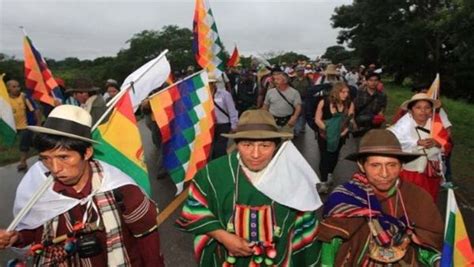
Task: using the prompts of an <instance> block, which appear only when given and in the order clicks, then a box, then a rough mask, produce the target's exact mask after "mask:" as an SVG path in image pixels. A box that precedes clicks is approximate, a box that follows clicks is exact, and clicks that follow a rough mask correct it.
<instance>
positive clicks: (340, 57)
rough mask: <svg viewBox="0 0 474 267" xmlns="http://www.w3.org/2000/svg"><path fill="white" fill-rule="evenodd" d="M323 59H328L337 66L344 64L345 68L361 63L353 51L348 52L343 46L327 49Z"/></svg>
mask: <svg viewBox="0 0 474 267" xmlns="http://www.w3.org/2000/svg"><path fill="white" fill-rule="evenodd" d="M323 58H326V59H328V60H330V61H331V62H333V63H335V64H337V63H342V64H344V65H345V66H355V65H357V63H358V61H359V60H358V59H357V58H356V57H355V55H354V53H353V52H352V51H348V50H347V49H346V48H345V47H344V46H341V45H335V46H330V47H328V48H326V52H325V53H324V55H323Z"/></svg>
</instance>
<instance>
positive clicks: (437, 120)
mask: <svg viewBox="0 0 474 267" xmlns="http://www.w3.org/2000/svg"><path fill="white" fill-rule="evenodd" d="M439 87H440V78H439V73H437V74H436V78H435V79H434V81H433V83H432V84H431V86H430V89H429V90H428V92H427V93H426V94H427V95H428V96H429V97H431V98H432V99H435V100H438V101H439ZM431 136H432V137H433V139H434V140H436V141H437V142H438V143H440V144H441V146H442V147H443V148H444V150H445V152H446V153H447V154H449V152H450V151H451V149H452V143H451V136H449V133H448V131H447V130H446V128H445V127H444V125H443V122H442V120H441V116H440V115H439V112H437V111H435V110H433V121H432V123H431Z"/></svg>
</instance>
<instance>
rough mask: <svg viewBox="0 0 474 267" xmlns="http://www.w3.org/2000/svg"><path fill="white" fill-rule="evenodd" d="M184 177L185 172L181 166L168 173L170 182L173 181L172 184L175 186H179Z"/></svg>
mask: <svg viewBox="0 0 474 267" xmlns="http://www.w3.org/2000/svg"><path fill="white" fill-rule="evenodd" d="M185 175H186V172H185V171H184V168H183V167H182V166H179V167H177V168H175V169H173V170H171V171H170V176H171V180H173V183H175V184H179V183H181V182H182V181H184V176H185Z"/></svg>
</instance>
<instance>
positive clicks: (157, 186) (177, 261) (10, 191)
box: [0, 121, 474, 267]
mask: <svg viewBox="0 0 474 267" xmlns="http://www.w3.org/2000/svg"><path fill="white" fill-rule="evenodd" d="M140 129H141V132H142V139H143V140H144V144H145V145H144V148H145V157H146V159H147V165H148V167H149V172H150V177H151V183H152V188H153V189H152V191H153V195H152V198H153V199H154V200H155V201H156V202H157V203H158V206H159V207H160V209H164V207H166V206H167V205H168V203H169V202H170V201H171V200H172V199H173V197H174V195H175V193H176V189H175V187H174V184H173V183H172V182H171V181H170V179H168V178H165V179H160V180H158V179H156V175H157V167H156V164H155V162H156V156H155V150H154V146H153V144H152V142H151V138H150V132H149V131H148V129H147V128H146V127H145V126H144V124H143V121H140ZM294 143H295V144H296V146H297V147H298V148H299V149H300V151H301V152H302V153H303V155H304V156H305V157H306V159H307V160H308V162H309V163H310V164H311V166H312V167H313V168H314V169H317V165H318V163H317V162H318V160H319V151H318V147H317V143H316V141H315V140H314V134H313V132H312V131H311V130H309V128H308V129H307V131H306V133H305V134H304V135H302V136H300V137H298V138H297V139H295V140H294ZM353 151H355V141H354V140H353V139H350V140H348V142H347V143H346V145H345V146H344V147H343V149H342V152H341V158H343V157H344V156H345V155H347V154H349V153H351V152H353ZM35 160H36V158H31V159H30V160H29V161H28V163H29V164H30V165H31V164H32V162H34V161H35ZM355 169H356V165H355V164H354V163H353V162H350V161H347V160H341V161H340V162H339V163H338V165H337V167H336V170H335V172H334V176H335V179H336V181H335V182H336V184H340V183H342V182H345V181H346V180H347V179H348V178H349V177H350V175H351V174H352V172H353V171H354V170H355ZM20 179H21V174H19V173H17V172H16V167H15V164H12V165H8V166H4V167H0V180H1V184H2V185H1V186H0V215H1V216H0V227H1V228H6V227H7V226H8V224H9V223H10V222H11V220H12V213H11V208H12V206H13V199H14V195H15V189H16V187H17V186H18V183H19V181H20ZM464 188H469V187H464ZM468 192H472V188H471V189H470V190H469V191H468ZM471 195H472V194H471ZM445 197H446V194H445V193H442V194H441V197H440V199H443V200H444V199H445ZM466 199H467V201H464V202H463V203H461V207H462V208H463V209H462V210H463V214H464V218H465V221H466V224H468V225H469V222H474V208H472V202H471V205H469V204H468V203H467V202H468V201H469V199H468V198H466ZM444 203H445V201H441V202H440V203H439V204H440V205H439V206H440V207H444V206H445V204H444ZM442 210H443V213H444V209H442ZM178 212H179V209H178V210H177V211H175V212H174V213H173V214H172V215H171V216H170V218H169V219H168V220H167V221H166V222H164V223H163V224H162V225H161V226H160V229H159V231H160V234H161V245H162V252H163V254H164V256H165V262H166V265H167V266H178V267H180V266H186V267H188V266H196V264H195V262H194V258H193V249H192V236H191V235H189V234H184V233H181V232H179V231H178V230H176V229H175V228H174V226H173V223H174V221H175V220H176V218H177V216H178ZM468 227H469V226H468ZM469 228H470V229H469V232H470V234H471V237H472V236H473V235H474V227H472V226H470V227H469ZM13 257H14V254H13V253H11V252H9V251H1V252H0V266H5V264H6V262H7V261H8V260H9V259H11V258H13Z"/></svg>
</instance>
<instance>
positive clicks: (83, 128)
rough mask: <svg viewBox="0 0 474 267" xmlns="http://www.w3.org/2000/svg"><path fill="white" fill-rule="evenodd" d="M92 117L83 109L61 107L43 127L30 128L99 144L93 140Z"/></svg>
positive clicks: (54, 111)
mask: <svg viewBox="0 0 474 267" xmlns="http://www.w3.org/2000/svg"><path fill="white" fill-rule="evenodd" d="M91 125H92V117H91V115H90V114H89V112H87V111H86V110H84V109H83V108H81V107H78V106H73V105H60V106H57V107H55V108H54V109H53V110H52V111H51V113H49V116H48V118H46V121H45V122H44V124H43V126H28V127H27V128H28V129H29V130H31V131H32V132H37V133H44V134H52V135H60V136H66V137H70V138H74V139H79V140H82V141H86V142H89V143H99V142H97V141H95V140H92V134H91Z"/></svg>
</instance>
